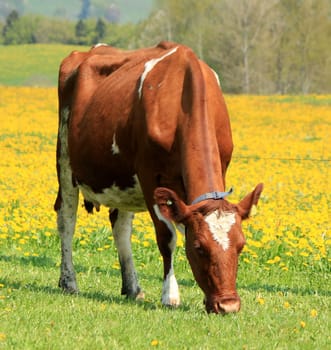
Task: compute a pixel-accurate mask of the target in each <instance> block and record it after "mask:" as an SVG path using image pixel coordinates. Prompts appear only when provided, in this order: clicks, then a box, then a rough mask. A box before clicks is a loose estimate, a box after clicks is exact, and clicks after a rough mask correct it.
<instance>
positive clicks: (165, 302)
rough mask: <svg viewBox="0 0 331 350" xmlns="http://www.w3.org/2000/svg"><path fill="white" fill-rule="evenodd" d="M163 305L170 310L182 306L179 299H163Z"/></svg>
mask: <svg viewBox="0 0 331 350" xmlns="http://www.w3.org/2000/svg"><path fill="white" fill-rule="evenodd" d="M162 304H163V305H164V306H167V307H170V308H172V307H173V308H177V307H178V306H179V305H180V300H179V299H177V298H169V299H167V300H164V299H162Z"/></svg>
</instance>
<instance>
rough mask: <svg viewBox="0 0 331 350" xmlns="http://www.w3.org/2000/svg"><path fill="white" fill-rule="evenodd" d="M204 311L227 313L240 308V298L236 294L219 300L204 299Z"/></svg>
mask: <svg viewBox="0 0 331 350" xmlns="http://www.w3.org/2000/svg"><path fill="white" fill-rule="evenodd" d="M204 304H205V306H206V311H207V312H208V313H215V314H222V315H225V314H228V313H232V312H238V311H239V310H240V298H239V297H238V296H231V297H223V298H220V299H219V300H213V301H208V300H206V299H205V300H204Z"/></svg>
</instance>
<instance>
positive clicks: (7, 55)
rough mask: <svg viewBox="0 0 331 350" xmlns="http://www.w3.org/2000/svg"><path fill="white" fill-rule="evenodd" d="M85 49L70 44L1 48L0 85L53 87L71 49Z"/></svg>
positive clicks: (1, 46)
mask: <svg viewBox="0 0 331 350" xmlns="http://www.w3.org/2000/svg"><path fill="white" fill-rule="evenodd" d="M85 49H87V48H86V47H82V46H70V45H45V44H35V45H9V46H3V45H0V85H7V86H22V85H23V86H56V84H57V77H58V68H59V65H60V62H61V61H62V59H63V58H64V57H66V56H67V55H68V54H69V53H70V52H71V51H73V50H85ZM0 103H1V102H0Z"/></svg>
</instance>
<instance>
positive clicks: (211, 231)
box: [154, 184, 263, 313]
mask: <svg viewBox="0 0 331 350" xmlns="http://www.w3.org/2000/svg"><path fill="white" fill-rule="evenodd" d="M262 189H263V185H262V184H259V185H257V186H256V188H255V190H254V191H253V192H251V193H249V194H248V195H247V196H246V197H245V198H244V199H243V200H241V201H240V203H239V204H231V203H229V202H228V201H226V200H224V199H223V200H206V201H203V202H200V203H197V204H194V205H186V204H185V203H184V202H183V201H182V200H181V199H180V198H179V197H178V195H177V194H176V193H175V192H173V191H172V190H170V189H167V188H163V187H162V188H161V187H159V188H157V189H156V190H155V192H154V196H155V200H156V204H157V205H158V207H159V210H160V212H161V214H162V215H163V217H164V218H165V219H167V220H171V221H174V222H176V223H180V224H184V225H185V236H186V237H185V248H186V255H187V258H188V260H189V263H190V265H191V268H192V272H193V274H194V277H195V279H196V281H197V283H198V284H199V286H200V288H201V289H202V290H203V292H204V294H205V299H204V302H205V306H206V310H207V312H215V313H229V312H238V311H239V309H240V298H239V296H238V294H237V291H236V277H237V268H238V256H239V254H240V252H241V250H242V249H243V247H244V245H245V237H244V235H243V232H242V228H241V222H242V220H245V219H247V218H248V217H249V213H250V211H251V208H252V206H253V205H256V204H257V202H258V200H259V197H260V194H261V192H262Z"/></svg>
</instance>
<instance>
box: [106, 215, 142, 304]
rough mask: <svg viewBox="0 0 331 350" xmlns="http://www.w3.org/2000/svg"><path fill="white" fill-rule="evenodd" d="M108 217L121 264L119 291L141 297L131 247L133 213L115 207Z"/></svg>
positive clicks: (131, 296)
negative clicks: (120, 289)
mask: <svg viewBox="0 0 331 350" xmlns="http://www.w3.org/2000/svg"><path fill="white" fill-rule="evenodd" d="M109 218H110V221H111V224H112V228H113V236H114V240H115V244H116V247H117V252H118V257H119V261H120V265H121V273H122V291H121V293H122V294H123V295H126V296H127V297H129V298H143V296H144V294H143V293H142V291H141V289H140V287H139V284H138V278H137V273H136V270H135V267H134V263H133V257H132V249H131V232H132V220H133V213H131V212H127V211H121V210H118V209H115V210H112V211H110V214H109Z"/></svg>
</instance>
